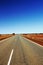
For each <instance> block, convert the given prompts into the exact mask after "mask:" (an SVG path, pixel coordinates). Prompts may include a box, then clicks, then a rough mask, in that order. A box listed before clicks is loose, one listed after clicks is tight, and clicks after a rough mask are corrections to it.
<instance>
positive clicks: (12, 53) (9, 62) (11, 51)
mask: <svg viewBox="0 0 43 65" xmlns="http://www.w3.org/2000/svg"><path fill="white" fill-rule="evenodd" d="M13 52H14V50H13V49H12V51H11V54H10V57H9V60H8V64H7V65H10V62H11V58H12V55H13Z"/></svg>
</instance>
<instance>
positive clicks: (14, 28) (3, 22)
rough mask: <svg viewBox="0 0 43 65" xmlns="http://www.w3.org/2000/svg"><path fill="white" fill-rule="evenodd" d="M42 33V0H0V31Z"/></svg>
mask: <svg viewBox="0 0 43 65" xmlns="http://www.w3.org/2000/svg"><path fill="white" fill-rule="evenodd" d="M13 32H15V33H43V0H0V33H13Z"/></svg>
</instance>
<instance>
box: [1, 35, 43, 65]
mask: <svg viewBox="0 0 43 65" xmlns="http://www.w3.org/2000/svg"><path fill="white" fill-rule="evenodd" d="M0 65H43V47H42V46H40V45H37V43H34V42H32V41H30V40H28V39H26V38H24V37H22V36H20V35H15V36H13V37H10V38H8V39H5V40H2V41H0Z"/></svg>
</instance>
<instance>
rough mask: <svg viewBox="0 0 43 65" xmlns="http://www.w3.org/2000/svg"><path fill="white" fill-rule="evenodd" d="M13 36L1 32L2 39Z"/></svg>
mask: <svg viewBox="0 0 43 65" xmlns="http://www.w3.org/2000/svg"><path fill="white" fill-rule="evenodd" d="M11 36H13V35H12V34H0V40H3V39H6V38H9V37H11Z"/></svg>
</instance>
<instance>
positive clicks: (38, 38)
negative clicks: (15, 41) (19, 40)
mask: <svg viewBox="0 0 43 65" xmlns="http://www.w3.org/2000/svg"><path fill="white" fill-rule="evenodd" d="M23 36H24V37H25V38H27V39H30V40H32V41H34V42H36V43H38V44H40V45H43V34H23Z"/></svg>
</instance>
